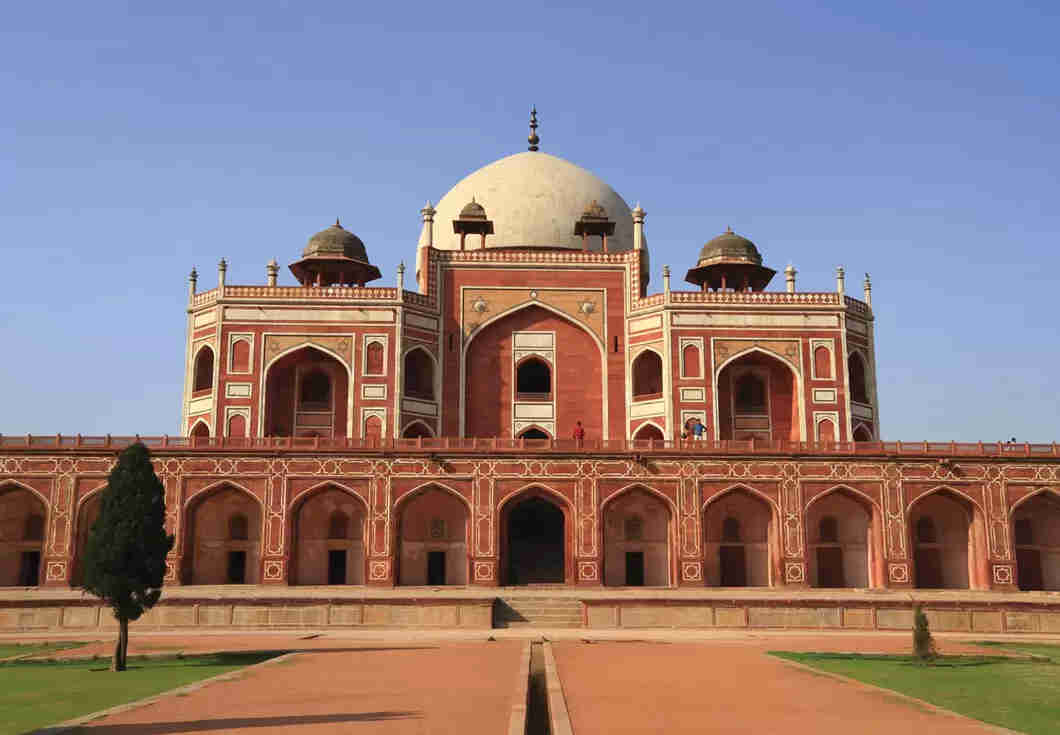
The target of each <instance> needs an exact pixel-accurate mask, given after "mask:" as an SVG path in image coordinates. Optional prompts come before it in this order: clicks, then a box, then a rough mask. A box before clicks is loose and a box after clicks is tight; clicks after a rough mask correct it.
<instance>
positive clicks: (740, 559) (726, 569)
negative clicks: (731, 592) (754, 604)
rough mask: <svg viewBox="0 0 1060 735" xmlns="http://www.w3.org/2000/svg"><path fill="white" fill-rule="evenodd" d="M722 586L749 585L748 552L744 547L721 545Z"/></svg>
mask: <svg viewBox="0 0 1060 735" xmlns="http://www.w3.org/2000/svg"><path fill="white" fill-rule="evenodd" d="M721 586H722V587H746V586H747V554H746V553H745V550H744V547H742V546H722V547H721Z"/></svg>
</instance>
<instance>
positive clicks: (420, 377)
mask: <svg viewBox="0 0 1060 735" xmlns="http://www.w3.org/2000/svg"><path fill="white" fill-rule="evenodd" d="M404 378H405V395H406V396H408V397H409V398H417V399H419V400H423V401H433V400H434V398H435V396H434V358H432V357H431V355H430V353H428V352H427V350H425V349H423V348H422V347H415V348H413V349H411V350H409V351H408V352H407V353H405V370H404Z"/></svg>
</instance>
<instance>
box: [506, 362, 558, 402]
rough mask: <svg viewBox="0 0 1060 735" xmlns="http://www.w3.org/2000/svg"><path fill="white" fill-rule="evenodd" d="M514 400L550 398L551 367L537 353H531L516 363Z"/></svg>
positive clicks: (543, 399)
mask: <svg viewBox="0 0 1060 735" xmlns="http://www.w3.org/2000/svg"><path fill="white" fill-rule="evenodd" d="M515 400H517V401H551V400H552V368H551V366H549V364H548V362H546V361H545V360H543V359H542V358H540V357H538V356H537V355H532V356H530V357H526V358H524V359H522V360H520V361H519V362H518V363H517V364H516V366H515Z"/></svg>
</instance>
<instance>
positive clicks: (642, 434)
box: [633, 423, 666, 441]
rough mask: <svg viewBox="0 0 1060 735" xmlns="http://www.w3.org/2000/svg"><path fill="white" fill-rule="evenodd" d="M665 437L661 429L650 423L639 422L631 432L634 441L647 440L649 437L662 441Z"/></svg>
mask: <svg viewBox="0 0 1060 735" xmlns="http://www.w3.org/2000/svg"><path fill="white" fill-rule="evenodd" d="M665 438H666V437H665V436H664V435H663V432H662V429H660V428H659V427H658V426H656V425H655V424H652V423H645V424H641V425H640V426H638V427H637V430H636V431H635V432H633V439H634V440H636V441H648V440H649V439H654V440H655V441H662V440H663V439H665Z"/></svg>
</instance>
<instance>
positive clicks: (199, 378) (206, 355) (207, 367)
mask: <svg viewBox="0 0 1060 735" xmlns="http://www.w3.org/2000/svg"><path fill="white" fill-rule="evenodd" d="M212 387H213V349H212V348H210V347H203V348H202V349H201V350H199V352H198V354H197V355H195V370H194V374H193V376H192V388H191V389H192V390H193V391H200V390H210V388H212Z"/></svg>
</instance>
